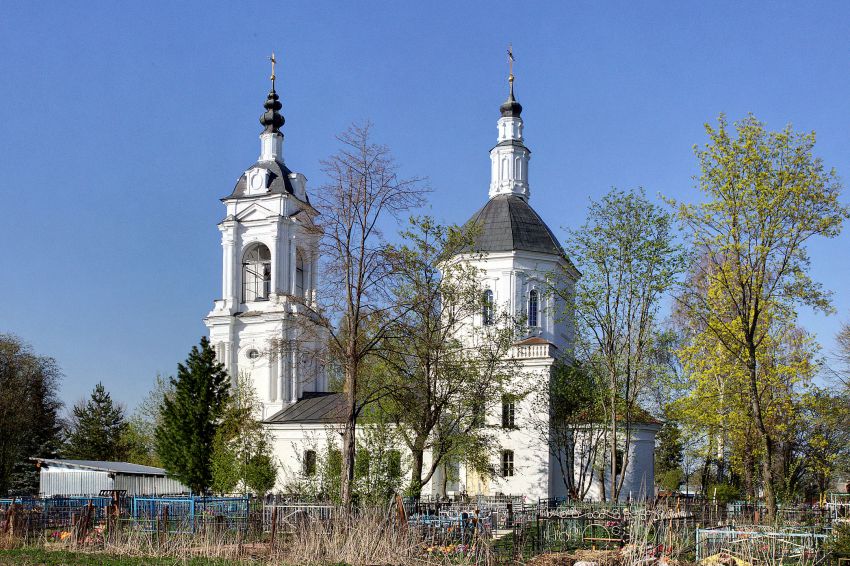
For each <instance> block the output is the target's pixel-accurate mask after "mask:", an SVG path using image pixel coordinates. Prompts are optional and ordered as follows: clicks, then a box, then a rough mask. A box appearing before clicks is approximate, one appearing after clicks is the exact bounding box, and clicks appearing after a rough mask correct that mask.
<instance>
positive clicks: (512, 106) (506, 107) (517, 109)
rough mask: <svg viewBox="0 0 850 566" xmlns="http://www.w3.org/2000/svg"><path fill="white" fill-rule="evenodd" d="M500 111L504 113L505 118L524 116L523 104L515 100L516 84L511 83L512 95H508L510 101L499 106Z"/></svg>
mask: <svg viewBox="0 0 850 566" xmlns="http://www.w3.org/2000/svg"><path fill="white" fill-rule="evenodd" d="M499 111H500V112H501V113H502V117H503V118H510V117H517V118H518V117H519V115H520V114H522V104H520V103H519V102H517V101H516V98H514V83H513V82H511V93H510V94H509V95H508V99H507V100H506V101H504V102H503V103H502V105H501V106H499Z"/></svg>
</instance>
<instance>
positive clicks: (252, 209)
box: [236, 202, 275, 222]
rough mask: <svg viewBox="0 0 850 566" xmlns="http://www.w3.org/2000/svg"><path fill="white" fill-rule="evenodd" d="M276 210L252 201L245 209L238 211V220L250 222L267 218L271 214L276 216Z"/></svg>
mask: <svg viewBox="0 0 850 566" xmlns="http://www.w3.org/2000/svg"><path fill="white" fill-rule="evenodd" d="M274 215H275V212H274V211H273V210H272V209H270V208H268V207H266V206H263V205H262V204H261V203H259V202H252V203H251V204H250V205H248V206H247V207H246V208H244V209H243V210H240V211H239V212H237V213H236V220H238V221H239V222H250V221H251V220H265V219H266V218H268V217H269V216H274Z"/></svg>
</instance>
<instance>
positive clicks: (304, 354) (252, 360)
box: [204, 75, 659, 501]
mask: <svg viewBox="0 0 850 566" xmlns="http://www.w3.org/2000/svg"><path fill="white" fill-rule="evenodd" d="M281 108H282V105H281V103H280V101H279V97H278V95H277V93H276V92H275V89H274V77H272V89H271V92H269V94H268V97H267V99H266V102H265V112H264V113H263V115H262V117H261V118H260V123H261V124H262V125H263V127H264V129H263V132H262V133H261V134H260V155H259V158H258V160H257V162H256V163H254V164H253V165H252V166H251V167H249V168H248V169H247V170H246V171H245V172H244V173H243V174H242V175H241V177H240V178H239V180H238V181H237V183H236V186H235V187H234V188H233V191H232V192H231V193H230V194H229V195H228V196H226V197H224V198H223V199H222V201H223V203H224V205H225V208H226V212H225V216H224V219H223V220H222V221H221V222H220V223H219V225H218V228H219V230H220V232H221V246H222V280H221V286H222V291H221V292H222V295H221V298H220V299H218V300H216V301H215V302H214V306H213V309H212V311H210V313H209V314H208V315H207V316H206V318H205V319H204V322H205V324H206V325H207V327H208V328H209V333H210V342H211V344H212V345H213V346H214V348H215V350H216V354H217V356H218V359H219V360H220V361H221V363H223V364H224V366H225V368H226V369H227V371H228V372H229V374H230V375H231V376H246V375H249V376H250V382H251V383H253V386H254V388H255V390H256V393H257V395H258V397H259V398H260V400H261V404H262V410H261V414H260V415H259V418H261V419H262V421H263V423H264V426H265V427H266V428H267V430H268V432H269V434H270V436H271V438H272V439H273V446H274V450H275V456H276V459H277V460H278V461H279V463H280V466H281V469H280V470H279V473H278V486H277V488H278V490H285V489H286V487H285V486H286V485H287V482H288V481H290V480H292V479H293V478H292V476H293V474H294V475H297V474H309V473H312V470H311V469H309V468H310V464H309V462H311V461H312V462H315V457H316V452H315V451H316V450H317V449H321V446H320V447H318V448H317V445H316V443H317V442H318V443H319V444H321V443H325V442H328V441H329V440H328V439H334V438H336V439H339V438H340V436H339V434H334V433H333V431H334V430H341V428H340V427H341V423H342V422H343V420H344V413H343V411H342V406H343V405H342V402H343V400H342V394H341V393H334V392H330V391H329V390H328V389H329V383H328V376H327V375H326V373H325V368H323V367H321V365H320V364H319V363H317V362H316V360H317V359H319V358H320V356H316V355H313V353H315V352H319V351H321V349H322V348H324V347H325V346H324V343H323V342H324V339H323V335H322V333H321V331H319V330H318V329H317V331H316V332H311V333H308V334H306V335H305V334H304V332H303V330H302V329H303V326H302V325H303V322H300V320H301V315H302V314H303V313H301V312H299V311H301V310H303V309H305V304H306V305H309V306H316V305H318V304H319V303H320V302H321V299H322V298H321V297H319V296H317V289H318V285H317V282H318V278H319V277H320V276H321V273H320V269H321V262H320V261H319V260H320V258H319V239H320V238H321V233H320V231H319V230H317V228H316V225H315V224H314V220H315V219H316V217H317V215H318V212H317V211H316V210H315V209H314V208H313V207H312V206H311V205H310V199H309V195H308V192H307V187H306V184H307V179H306V178H305V177H304V175H302V174H301V173H295V172H293V171H292V170H290V169H289V167H287V165H286V164H285V159H284V152H283V151H284V145H283V134H282V133H281V127H282V126H283V124H284V118H283V116H282V115H281V114H280V110H281ZM499 110H500V114H501V115H500V117H499V119H498V122H497V125H496V126H497V139H496V145H495V147H493V148H492V149H491V150H490V161H491V173H490V186H489V193H488V200H487V201H486V202H485V203H484V205H483V206H482V207H481V209H480V210H478V211H477V212H475V213H474V214H473V215H472V217H471V219H470V221H472V222H476V223H477V224H478V230H479V232H478V237H477V246H476V251H477V252H480V253H479V254H476V256H475V257H474V259H472V258H465V257H459V258H456V259H457V260H459V261H474V262H476V264H477V267H478V269H479V273H481V274H482V278H481V288H482V293H484V294H485V295H484V296H485V297H486V301H485V304H490V305H493V307H491V309H489V310H488V308H486V307H485V308H484V309H483V312H482V313H481V314H480V315H479V316H477V317H475V320H471V321H470V322H469V324H482V325H486V324H492V323H493V312H492V308H495V309H506V312H507V313H508V314H509V315H511V316H521V317H523V318H524V319H525V320H526V321H527V326H528V328H529V332H528V336H527V337H526V338H525V339H523V340H521V341H518V342H517V343H516V344H515V345H514V347H513V348H512V349H511V353H510V357H511V359H512V360H514V361H515V362H516V363H518V365H520V366H521V368H522V371H521V372H520V375H521V376H522V377H521V379H522V380H523V382H524V385H525V386H526V387H527V386H528V384H529V383H530V384H531V387H532V389H538V390H540V391H543V390H545V388H547V387H548V383H549V375H550V373H551V371H552V368H553V365H554V364H555V363H556V361H557V360H559V359H563V358H564V356H565V355H569V353H570V352H571V351H572V342H573V335H572V330H571V325H570V324H569V323H568V321H567V320H564V319H563V317H555V316H554V313H555V312H564V306H563V305H556V304H554V303H553V301H554V299H553V298H552V297H551V296H549V295H548V294H547V293H544V292H543V290H544V283H545V281H546V278H547V274H549V273H553V272H557V273H561V274H563V273H567V274H569V278H570V280H568V281H567V282H566V285H568V286H569V287H571V286H572V285H574V284H575V282H576V281H577V280H578V278H579V277H580V274H579V272H578V271H577V270H576V269H575V268H574V267H573V265H572V263H571V262H570V260H569V259H568V258H567V256H566V254H565V252H564V250H563V248H562V247H561V245H560V244H559V243H558V239H557V238H556V237H555V235H554V234H553V233H552V231H551V230H550V229H549V227H548V226H547V225H546V223H545V222H544V221H543V219H542V218H541V217H540V215H538V214H537V212H536V211H535V210H534V209H533V208H532V207H531V205H530V188H529V182H528V164H529V159H530V151H529V149H528V148H527V147H526V145H525V139H524V137H523V120H522V117H521V114H522V106H521V105H520V104H519V102H517V101H516V99H515V97H514V90H513V75H511V82H510V95H509V97H508V100H507V101H505V102H504V103H503V104H502V105H501V107H500V109H499ZM482 184H483V180H482ZM483 196H484V195H483V190H482V197H483ZM270 352H274V354H273V355H270ZM234 379H235V377H234ZM518 379H520V378H518ZM533 397H534V396H533V395H529V396H528V397H527V398H524V399H521V400H519V401H518V402H517V403H515V404H514V403H509V404H504V405H502V406H501V407H499V408H498V409H497V410H494V414H490V415H487V416H486V419H487V424H488V425H492V428H493V429H494V430H495V431H496V432H495V435H496V438H497V441H498V445H499V446H498V450H496V451H495V453H494V454H493V462H492V466H491V467H492V469H493V470H494V471H495V475H494V477H489V478H483V477H481V476H480V475H479V474H478V473H476V472H474V471H473V470H471V469H469V470H467V469H465V467H464V466H463V464H460V465H459V468H458V469H457V470H455V472H456V473H454V474H452V475H453V478H452V479H451V481H447V480H446V479H445V478H443V477H442V475H441V473H440V472H438V473H437V474H436V475H435V476H434V478H432V480H431V482H429V484H428V485H426V486H425V489H424V490H423V494H430V495H433V496H445V495H452V494H467V495H478V494H481V495H495V494H510V495H524V496H527V497H528V498H529V499H530V500H532V501H533V500H536V499H538V498H551V497H562V496H565V495H566V488H565V485H564V482H563V480H562V473H561V470H560V469H559V464H558V462H557V461H556V458H555V454H556V453H557V451H558V450H560V447H558V446H556V445H555V442H554V441H553V440H551V439H546V438H543V437H542V435H541V434H540V432H539V430H540V427H539V426H538V427H534V428H533V427H531V425H530V422H531V420H532V416H533V417H535V418H538V419H539V418H540V416H541V415H539V414H534V415H532V413H533V412H534V411H539V407H537V406H535V405H533V401H532V400H531V399H532V398H533ZM543 418H546V416H545V415H544V416H543ZM538 422H539V421H538ZM658 428H659V425H658V424H656V423H646V424H637V425H633V430H632V438H631V442H630V445H629V446H628V453H629V464H628V467H627V469H626V470H625V472H624V473H625V474H626V477H625V478H624V483H623V488H622V490H621V497H628V496H629V495H630V494H631V496H632V497H643V496H646V497H652V496H653V495H654V482H653V478H654V451H655V435H656V433H657V431H658ZM329 433H330V434H329ZM305 463H308V464H307V465H306V466H305ZM598 483H599V482H598V481H594V482H593V486H592V487H591V488H590V491H588V493H587V498H589V499H597V498H599V495H600V488H599V487H598V485H597V484H598ZM444 490H445V493H444V492H443V491H444Z"/></svg>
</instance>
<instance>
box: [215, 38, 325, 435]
mask: <svg viewBox="0 0 850 566" xmlns="http://www.w3.org/2000/svg"><path fill="white" fill-rule="evenodd" d="M271 61H272V75H271V77H270V78H271V83H272V84H271V90H270V91H269V94H268V96H267V97H266V101H265V104H264V112H263V114H262V116H261V117H260V124H261V125H262V126H263V131H262V132H261V133H260V156H259V159H258V160H257V161H256V162H255V163H254V164H253V165H251V166H250V167H249V168H248V169H247V170H245V172H244V173H242V175H241V176H240V177H239V180H238V181H237V182H236V186H235V187H234V188H233V191H232V192H231V193H230V194H229V195H228V196H226V197H224V198H222V199H221V200H222V202H223V203H224V205H225V209H226V211H225V217H224V219H223V220H222V221H221V222H220V223H219V225H218V229H219V231H220V232H221V247H222V279H221V281H222V285H221V287H222V290H221V298H220V299H217V300H216V301H215V302H214V306H213V309H212V310H211V311H210V312H209V314H208V315H207V316H206V318H205V319H204V323H205V324H206V326H207V328H208V329H209V333H210V342H211V343H212V344H213V345H214V347H215V349H216V354H217V356H218V359H219V361H221V363H223V364H224V366H225V368H226V369H227V371H228V373H229V374H230V376H231V379H232V380H233V381H234V382H235V381H236V379H237V378H239V379H246V378H247V379H248V380H249V381H250V383H251V384H252V385H253V387H254V389H255V392H256V394H257V397H258V398H259V400H260V401H261V403H262V411H261V413H262V414H260V415H258V417H259V418H267V417H269V416H270V415H272V414H274V413H275V412H277V411H279V410H280V409H282V408H284V407H285V406H287V405H288V404H291V403H294V402H296V401H297V400H298V399H299V398H300V397H301V396H302V395H303V394H304V393H305V392H310V391H325V390H326V388H327V383H326V379H325V375H324V372H323V370H322V367H321V364H320V363H319V361H318V356H317V353H318V352H319V344H320V343H321V331H320V329H318V328H307V327H306V326H305V324H307V323H306V321H307V320H308V319H309V317H307V316H305V314H306V313H307V312H309V311H311V310H312V309H314V308H315V307H316V288H317V282H318V249H319V238H320V235H321V234H320V231H319V229H318V228H317V226H316V224H315V222H314V220H315V218H316V216H317V215H318V212H317V211H316V210H315V209H314V208H313V207H312V206H311V205H310V200H309V197H308V196H307V190H306V185H307V179H306V178H305V177H304V175H302V174H301V173H295V172H293V171H291V170H290V169H289V168H288V167H287V166H286V163H285V161H284V156H283V133H282V132H281V128H282V127H283V125H284V123H285V121H286V120H285V119H284V117H283V115H282V114H281V113H280V110H281V109H282V104H281V102H280V97H279V96H278V94H277V92H276V90H275V78H276V77H275V72H274V64H275V62H276V61H275V59H274V55H272V57H271Z"/></svg>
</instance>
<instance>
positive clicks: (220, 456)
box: [212, 373, 277, 496]
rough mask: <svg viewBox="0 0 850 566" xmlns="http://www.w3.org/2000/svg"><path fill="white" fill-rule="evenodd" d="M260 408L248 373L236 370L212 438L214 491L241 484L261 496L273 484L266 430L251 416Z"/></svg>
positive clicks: (274, 471) (274, 468) (273, 468)
mask: <svg viewBox="0 0 850 566" xmlns="http://www.w3.org/2000/svg"><path fill="white" fill-rule="evenodd" d="M260 410H261V407H260V402H259V400H258V399H257V395H256V392H255V391H254V387H253V385H252V383H251V378H250V375H248V374H244V373H243V374H240V376H239V379H238V381H237V383H236V387H235V388H234V389H233V390H232V392H231V395H230V396H229V398H228V401H227V404H226V405H225V407H224V413H223V418H222V421H221V425H220V426H219V427H218V430H217V431H216V435H215V439H214V442H213V454H212V480H213V482H212V488H213V490H214V491H216V492H219V493H232V492H233V491H234V490H235V489H237V488H241V489H242V490H243V491H244V490H251V491H253V492H254V493H255V494H256V495H258V496H262V495H265V494H266V492H268V491H269V490H271V489H272V488H273V487H274V484H275V481H276V480H277V466H276V464H275V462H274V458H273V456H272V453H271V444H270V440H269V438H268V434H267V433H266V431H265V429H263V425H262V423H261V422H260V421H258V420H257V419H256V418H255V416H256V415H257V414H259V412H260Z"/></svg>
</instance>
